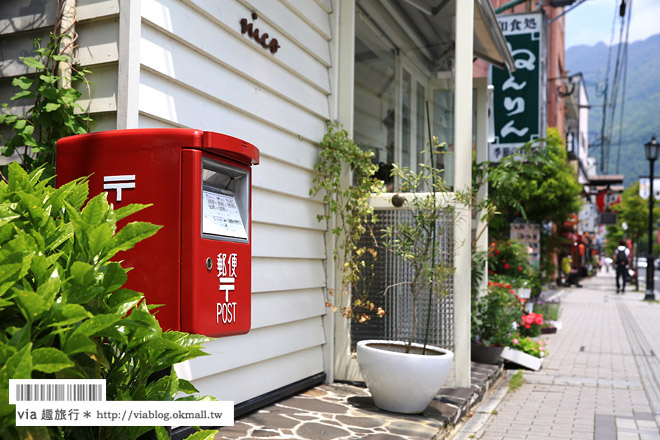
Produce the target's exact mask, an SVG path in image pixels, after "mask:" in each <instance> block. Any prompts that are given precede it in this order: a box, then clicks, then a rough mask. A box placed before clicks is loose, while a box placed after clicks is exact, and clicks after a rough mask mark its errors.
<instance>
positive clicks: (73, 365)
mask: <svg viewBox="0 0 660 440" xmlns="http://www.w3.org/2000/svg"><path fill="white" fill-rule="evenodd" d="M42 172H43V168H40V169H38V170H36V171H33V172H31V173H30V174H27V173H26V172H25V171H24V170H23V169H22V168H21V167H20V166H19V165H18V164H16V163H12V164H10V166H9V171H8V180H7V181H3V182H0V322H2V323H3V325H2V327H1V328H0V365H2V367H1V368H0V420H1V422H0V438H2V439H7V440H9V439H15V438H40V439H41V438H43V439H48V438H58V439H60V438H75V439H92V438H94V439H119V438H121V439H131V438H133V439H134V438H137V437H138V436H139V435H141V434H143V433H145V432H147V431H149V430H151V429H153V428H152V427H49V428H46V427H18V428H17V427H16V426H15V407H14V405H9V404H8V397H9V394H8V393H9V386H8V381H9V379H30V378H33V379H54V378H59V379H106V380H107V400H175V399H176V396H177V393H178V392H179V391H181V392H184V393H195V392H197V390H196V389H195V388H194V386H193V385H192V384H190V383H189V382H187V381H185V380H183V379H179V378H177V376H176V374H175V373H174V372H173V371H172V372H171V373H170V374H166V375H165V376H164V377H162V378H160V379H158V380H156V381H149V377H150V376H151V375H152V374H153V373H156V372H158V371H162V370H167V369H169V368H170V367H171V366H172V365H173V364H175V363H178V362H182V361H185V360H187V359H192V358H194V357H197V356H200V355H203V354H205V353H204V352H203V351H202V350H201V344H202V343H203V342H206V341H208V338H206V337H204V336H199V335H190V334H187V333H181V332H174V331H166V332H163V331H162V329H161V328H160V326H159V325H158V322H157V321H156V319H155V318H154V316H153V315H152V313H151V311H150V309H152V308H153V307H152V306H147V305H146V303H145V301H144V297H143V295H142V294H141V293H138V292H134V291H132V290H128V289H123V288H122V286H123V284H124V283H125V282H126V278H127V276H126V272H127V270H126V269H124V268H123V267H122V266H121V265H120V264H119V263H118V262H112V261H110V259H111V258H113V257H114V256H115V255H116V254H117V252H119V251H123V250H127V249H130V248H132V247H133V246H134V245H135V244H136V243H137V242H139V241H140V240H143V239H145V238H148V237H150V236H152V235H153V234H155V233H156V232H157V231H158V229H159V226H155V225H152V224H150V223H144V222H132V223H128V224H127V225H126V226H124V227H123V228H122V229H120V230H119V231H117V222H118V221H119V220H121V219H123V218H125V217H127V216H129V215H131V214H133V213H135V212H137V211H139V210H141V209H143V208H145V207H146V206H144V205H130V206H126V207H123V208H120V209H113V208H112V207H111V206H109V205H108V202H107V200H106V195H105V194H100V195H98V196H96V197H94V198H93V199H91V200H90V201H89V202H88V203H87V204H86V206H85V207H84V208H82V206H83V204H84V203H85V201H86V200H87V197H88V185H87V182H86V181H85V180H78V181H75V182H71V183H68V184H66V185H63V186H62V187H61V188H59V189H55V188H53V187H51V186H48V184H47V181H45V180H40V176H41V174H42ZM184 399H186V400H195V399H197V397H196V396H187V397H185V398H184ZM157 433H158V434H159V438H162V435H163V434H164V433H165V429H164V428H162V427H159V428H157ZM197 434H201V433H197ZM209 435H210V436H211V437H212V435H211V433H210V432H209Z"/></svg>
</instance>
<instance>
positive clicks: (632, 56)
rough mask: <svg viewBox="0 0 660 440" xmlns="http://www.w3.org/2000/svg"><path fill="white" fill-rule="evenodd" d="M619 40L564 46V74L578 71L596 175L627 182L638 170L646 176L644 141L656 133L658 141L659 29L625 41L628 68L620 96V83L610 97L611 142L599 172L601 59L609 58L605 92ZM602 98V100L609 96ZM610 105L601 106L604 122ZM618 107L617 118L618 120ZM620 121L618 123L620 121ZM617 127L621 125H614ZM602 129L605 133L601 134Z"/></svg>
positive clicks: (604, 67) (604, 63)
mask: <svg viewBox="0 0 660 440" xmlns="http://www.w3.org/2000/svg"><path fill="white" fill-rule="evenodd" d="M618 46H619V45H614V46H612V50H611V51H610V47H609V46H607V45H605V44H603V43H599V44H596V45H595V46H584V45H582V46H574V47H571V48H570V49H568V50H567V51H566V69H567V70H568V71H569V75H570V74H576V73H580V72H581V73H582V76H583V77H584V80H585V83H586V86H587V94H588V97H589V104H590V105H591V106H592V107H591V109H590V111H589V142H590V144H595V145H594V146H592V147H590V149H589V155H590V156H592V157H595V158H596V161H597V163H598V173H599V174H623V175H624V176H625V180H624V184H625V185H626V186H629V185H631V184H632V183H634V182H635V181H637V179H638V178H639V176H640V175H646V176H648V173H649V162H648V161H647V160H646V157H645V155H644V144H645V143H646V142H648V141H649V140H651V136H654V135H655V136H656V137H657V138H658V141H659V142H660V34H657V35H654V36H652V37H649V38H647V39H646V40H644V41H637V42H634V43H630V44H629V45H628V68H627V78H626V83H625V99H622V93H621V92H622V90H623V83H621V84H622V85H621V86H620V89H619V94H618V98H617V100H616V111H615V113H614V115H615V117H614V121H613V124H612V126H613V129H612V130H611V137H610V139H611V143H610V146H609V151H608V148H607V147H606V148H605V155H606V156H607V154H608V153H609V161H607V160H606V161H605V163H606V167H605V170H604V171H601V164H600V163H601V152H602V149H601V147H600V145H601V142H600V136H601V124H602V115H603V95H604V93H603V91H604V88H605V79H606V73H607V60H608V56H610V57H611V59H610V72H609V82H610V89H609V90H608V95H609V97H611V95H612V94H613V87H614V86H613V85H612V81H613V78H614V64H615V60H616V56H617V52H618V49H619V47H618ZM609 97H608V99H609ZM611 109H612V107H610V106H608V108H607V120H608V121H607V122H608V123H609V121H610V118H611V114H612V110H611ZM621 109H623V119H621V113H620V112H621ZM621 120H623V124H620V122H621ZM619 127H621V130H619ZM608 131H609V130H607V128H606V136H607V132H608ZM658 162H660V160H659V161H656V167H655V171H654V175H655V176H658V175H659V173H658V171H659V170H660V166H659V165H658Z"/></svg>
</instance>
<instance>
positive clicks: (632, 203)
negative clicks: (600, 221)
mask: <svg viewBox="0 0 660 440" xmlns="http://www.w3.org/2000/svg"><path fill="white" fill-rule="evenodd" d="M613 210H614V211H616V212H617V213H618V219H617V225H616V227H611V228H608V230H607V244H606V247H605V249H606V252H607V254H608V255H610V254H612V253H614V249H615V248H616V247H617V246H618V243H619V239H621V238H625V236H626V235H627V236H628V237H629V238H630V239H631V240H632V241H633V243H635V244H636V245H637V246H636V248H637V252H636V253H637V255H639V251H640V249H646V247H647V243H648V235H647V233H648V227H649V202H648V200H644V199H642V198H641V197H640V196H639V183H635V184H633V185H632V186H629V187H628V188H626V189H625V190H624V191H623V193H622V194H621V203H618V204H616V205H614V207H613ZM653 218H654V219H660V209H658V208H657V207H654V208H653ZM624 222H625V223H626V225H627V230H625V231H624V230H623V227H622V225H623V223H624Z"/></svg>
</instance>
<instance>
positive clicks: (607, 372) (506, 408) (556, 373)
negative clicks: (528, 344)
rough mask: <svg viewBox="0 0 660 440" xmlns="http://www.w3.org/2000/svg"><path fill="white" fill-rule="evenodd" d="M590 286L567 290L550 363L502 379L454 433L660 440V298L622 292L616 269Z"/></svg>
mask: <svg viewBox="0 0 660 440" xmlns="http://www.w3.org/2000/svg"><path fill="white" fill-rule="evenodd" d="M583 285H584V288H582V289H580V288H570V289H565V290H564V292H563V294H562V299H561V304H562V307H561V316H560V320H561V323H562V328H561V330H560V331H559V332H557V333H556V334H553V335H545V336H544V338H545V339H546V341H547V342H548V350H549V352H550V354H549V356H548V357H547V358H546V359H544V362H543V368H542V369H541V370H540V371H538V372H532V371H524V373H523V376H524V378H525V382H524V384H523V385H522V386H521V387H520V388H518V389H517V390H515V391H508V390H507V388H506V387H507V384H506V383H504V384H501V385H500V386H499V387H498V389H497V390H495V391H494V393H493V394H492V395H491V397H490V398H489V399H488V400H487V401H486V402H485V403H484V404H483V405H481V406H480V407H479V408H478V409H477V410H476V411H475V413H474V416H473V417H472V418H471V419H470V420H469V421H467V422H466V423H465V424H464V425H462V426H461V427H460V428H459V429H457V430H456V432H454V433H453V434H452V436H451V438H452V439H454V440H463V439H480V440H499V439H511V440H516V439H576V440H577V439H590V440H591V439H597V440H601V439H604V440H610V439H612V440H616V439H618V440H628V439H641V440H644V439H649V440H650V439H654V440H660V430H659V429H658V426H659V425H660V362H659V361H658V358H657V357H656V353H660V304H659V303H656V302H648V301H643V298H644V294H643V292H632V291H626V292H625V294H618V295H617V294H616V293H615V283H614V274H613V272H611V271H610V272H609V273H607V272H601V273H599V274H598V276H596V277H593V278H591V279H588V280H584V282H583ZM656 295H657V294H656ZM659 298H660V296H659ZM513 373H514V371H509V372H508V375H509V376H511V375H512V374H513Z"/></svg>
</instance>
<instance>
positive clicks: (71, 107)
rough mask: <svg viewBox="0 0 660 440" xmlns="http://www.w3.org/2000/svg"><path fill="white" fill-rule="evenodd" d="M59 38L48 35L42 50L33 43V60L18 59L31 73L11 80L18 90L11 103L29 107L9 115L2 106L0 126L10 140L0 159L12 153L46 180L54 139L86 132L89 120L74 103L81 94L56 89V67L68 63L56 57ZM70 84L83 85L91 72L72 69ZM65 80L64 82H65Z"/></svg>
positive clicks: (51, 166)
mask: <svg viewBox="0 0 660 440" xmlns="http://www.w3.org/2000/svg"><path fill="white" fill-rule="evenodd" d="M61 39H62V36H61V35H56V34H54V33H52V34H51V35H50V38H49V40H48V42H47V44H46V46H45V47H41V40H40V39H39V38H37V39H36V40H35V41H34V56H31V57H21V61H22V62H23V64H25V65H26V66H27V67H29V68H30V69H33V70H34V73H32V74H30V75H28V76H21V77H18V78H14V79H13V80H12V85H13V86H15V87H18V88H19V89H20V90H19V91H18V92H16V93H15V94H14V95H13V96H12V97H11V98H10V100H11V101H19V100H23V101H26V100H29V102H32V106H31V107H30V109H29V110H28V111H27V112H26V114H25V115H21V114H15V113H12V112H11V110H10V107H9V104H8V103H3V104H2V108H3V110H4V111H3V113H2V114H1V115H0V125H4V126H6V127H8V128H9V129H10V130H11V132H12V133H13V136H12V137H11V139H9V140H8V141H7V142H6V143H5V145H4V147H3V149H2V155H3V156H7V157H9V156H12V155H13V154H14V153H15V152H16V153H17V154H18V156H19V161H20V163H21V164H22V166H23V167H24V168H25V169H27V170H34V169H36V168H38V167H40V166H42V165H46V168H45V171H44V176H45V177H50V176H52V175H53V174H54V169H55V146H56V142H57V140H58V139H60V138H62V137H65V136H71V135H75V134H83V133H87V132H88V131H89V124H90V122H91V118H90V117H89V115H88V114H86V113H85V112H84V109H83V108H82V107H81V106H80V105H79V104H77V103H76V101H77V100H78V99H79V98H80V96H81V93H80V92H79V91H78V90H76V89H75V88H72V87H60V86H58V82H59V81H60V80H61V79H62V77H60V76H58V75H57V68H58V63H60V62H66V63H70V62H71V60H70V59H69V57H68V56H67V55H63V54H61V53H60V40H61ZM73 72H74V73H73V75H72V77H71V78H70V79H71V81H73V82H84V83H86V84H87V75H89V74H90V73H91V72H90V71H88V70H86V69H82V70H76V69H73ZM67 79H68V78H67Z"/></svg>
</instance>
